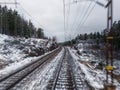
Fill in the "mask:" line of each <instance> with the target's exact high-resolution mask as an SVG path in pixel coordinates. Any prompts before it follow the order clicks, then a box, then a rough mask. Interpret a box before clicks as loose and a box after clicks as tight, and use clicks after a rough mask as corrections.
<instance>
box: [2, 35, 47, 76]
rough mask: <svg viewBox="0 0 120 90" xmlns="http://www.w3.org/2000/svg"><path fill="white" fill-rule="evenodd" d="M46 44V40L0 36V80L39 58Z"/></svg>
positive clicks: (45, 48)
mask: <svg viewBox="0 0 120 90" xmlns="http://www.w3.org/2000/svg"><path fill="white" fill-rule="evenodd" d="M47 44H49V43H48V40H43V39H36V38H28V39H25V38H19V37H11V36H7V35H4V34H0V78H1V77H2V76H3V75H6V74H9V73H11V71H12V72H14V71H15V70H16V69H18V68H20V67H23V66H25V65H27V64H29V63H31V62H33V61H35V60H37V59H38V58H40V57H41V56H40V57H39V55H43V54H44V53H45V52H46V50H47V49H48V48H49V47H48V45H47ZM47 52H48V51H47Z"/></svg>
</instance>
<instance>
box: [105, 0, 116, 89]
mask: <svg viewBox="0 0 120 90" xmlns="http://www.w3.org/2000/svg"><path fill="white" fill-rule="evenodd" d="M106 8H108V11H107V31H108V32H107V33H106V83H105V90H115V86H114V80H113V70H114V68H113V49H114V47H113V0H108V4H107V5H106Z"/></svg>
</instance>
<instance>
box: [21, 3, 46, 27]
mask: <svg viewBox="0 0 120 90" xmlns="http://www.w3.org/2000/svg"><path fill="white" fill-rule="evenodd" d="M19 6H20V8H21V9H22V10H23V11H24V12H25V13H26V14H27V15H28V16H29V17H31V19H32V20H33V21H35V22H36V23H38V24H39V25H40V26H41V27H43V28H45V27H44V26H43V25H41V24H40V23H39V22H38V21H37V20H36V19H34V17H33V16H32V15H31V14H30V13H29V12H28V11H27V10H26V9H25V8H23V6H22V5H21V4H19Z"/></svg>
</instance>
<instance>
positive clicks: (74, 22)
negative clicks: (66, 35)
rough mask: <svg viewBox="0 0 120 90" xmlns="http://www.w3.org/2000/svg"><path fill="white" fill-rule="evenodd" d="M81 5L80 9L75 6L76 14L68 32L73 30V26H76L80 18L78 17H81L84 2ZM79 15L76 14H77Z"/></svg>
mask: <svg viewBox="0 0 120 90" xmlns="http://www.w3.org/2000/svg"><path fill="white" fill-rule="evenodd" d="M82 6H83V7H81V10H80V11H79V7H78V8H77V11H76V15H77V16H75V19H74V21H73V23H72V25H71V30H70V32H73V30H74V29H75V27H76V25H77V22H79V21H80V20H79V19H81V17H82V13H83V12H84V8H85V7H84V6H85V3H84V4H83V5H82ZM77 13H78V14H79V15H78V14H77Z"/></svg>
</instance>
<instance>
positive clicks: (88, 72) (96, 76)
mask: <svg viewBox="0 0 120 90" xmlns="http://www.w3.org/2000/svg"><path fill="white" fill-rule="evenodd" d="M69 51H70V53H71V55H72V57H73V59H74V60H75V62H76V64H77V65H78V66H79V67H80V68H81V70H82V72H83V73H84V74H85V79H86V80H87V82H88V83H89V84H90V85H91V86H92V87H94V88H95V89H96V90H99V89H102V88H103V87H104V81H105V79H106V77H105V72H103V71H102V70H98V69H95V68H92V67H88V66H87V65H86V64H84V63H82V61H83V60H82V59H83V58H84V56H83V58H81V57H82V56H78V55H76V52H75V50H74V49H71V48H69ZM84 59H85V58H84ZM90 59H91V58H89V57H87V61H88V60H90ZM85 61H86V60H85ZM114 82H115V85H116V87H117V89H116V90H120V84H119V83H118V82H117V81H116V80H114Z"/></svg>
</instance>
